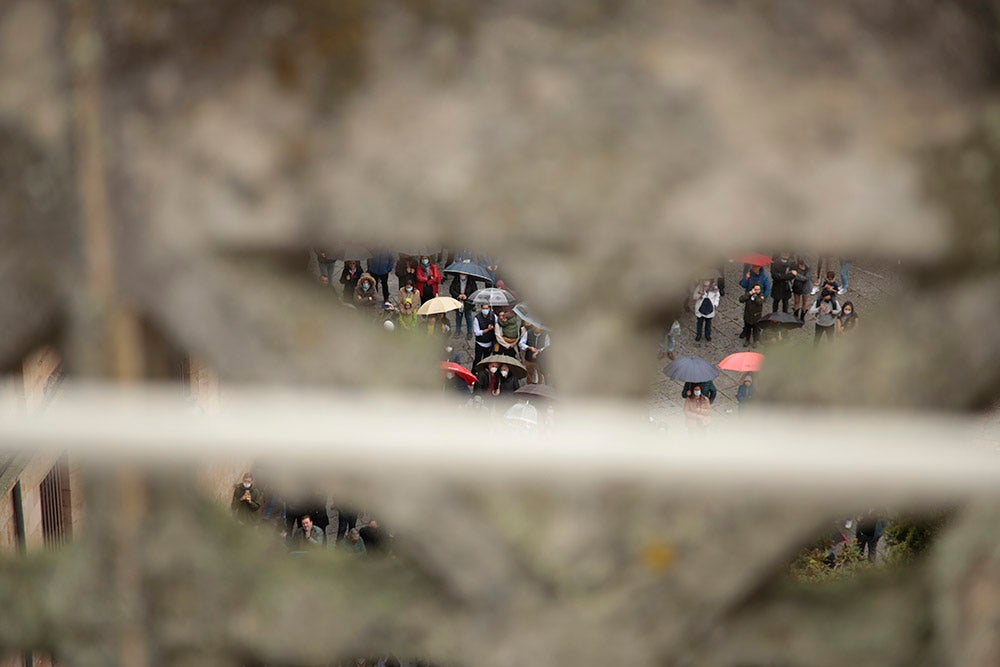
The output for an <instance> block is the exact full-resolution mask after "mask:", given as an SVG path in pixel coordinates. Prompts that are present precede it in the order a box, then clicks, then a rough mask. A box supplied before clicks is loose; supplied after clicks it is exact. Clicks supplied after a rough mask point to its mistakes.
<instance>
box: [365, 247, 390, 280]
mask: <svg viewBox="0 0 1000 667" xmlns="http://www.w3.org/2000/svg"><path fill="white" fill-rule="evenodd" d="M395 265H396V258H395V256H394V255H393V254H392V253H391V252H388V251H382V252H378V253H376V254H375V256H374V257H372V258H371V259H369V260H368V273H370V274H372V275H373V276H387V275H389V274H390V273H392V267H394V266H395Z"/></svg>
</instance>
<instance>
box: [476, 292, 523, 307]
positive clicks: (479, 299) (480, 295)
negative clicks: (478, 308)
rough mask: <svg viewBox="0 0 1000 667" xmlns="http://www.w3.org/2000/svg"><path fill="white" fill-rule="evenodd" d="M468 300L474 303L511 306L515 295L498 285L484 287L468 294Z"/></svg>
mask: <svg viewBox="0 0 1000 667" xmlns="http://www.w3.org/2000/svg"><path fill="white" fill-rule="evenodd" d="M469 300H470V301H472V303H474V304H476V305H487V306H513V305H514V304H515V303H517V297H515V296H514V295H513V294H511V293H510V292H508V291H507V290H505V289H500V288H499V287H485V288H483V289H481V290H476V291H475V292H473V293H472V294H470V295H469Z"/></svg>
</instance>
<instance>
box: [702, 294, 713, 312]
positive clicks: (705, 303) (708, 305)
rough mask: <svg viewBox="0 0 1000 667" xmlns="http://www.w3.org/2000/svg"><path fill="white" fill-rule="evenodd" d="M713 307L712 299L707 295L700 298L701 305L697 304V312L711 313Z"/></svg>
mask: <svg viewBox="0 0 1000 667" xmlns="http://www.w3.org/2000/svg"><path fill="white" fill-rule="evenodd" d="M713 310H715V308H714V307H713V306H712V301H711V299H709V298H708V297H707V296H706V297H705V298H704V299H702V300H701V305H700V306H698V312H699V313H700V314H702V315H711V314H712V311H713Z"/></svg>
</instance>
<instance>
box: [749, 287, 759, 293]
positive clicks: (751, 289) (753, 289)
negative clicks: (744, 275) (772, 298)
mask: <svg viewBox="0 0 1000 667" xmlns="http://www.w3.org/2000/svg"><path fill="white" fill-rule="evenodd" d="M750 293H751V294H760V285H754V286H753V287H751V288H750Z"/></svg>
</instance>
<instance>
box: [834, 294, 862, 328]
mask: <svg viewBox="0 0 1000 667" xmlns="http://www.w3.org/2000/svg"><path fill="white" fill-rule="evenodd" d="M859 322H861V318H860V317H858V313H857V311H856V310H855V309H854V303H853V302H851V301H845V302H844V305H843V306H841V309H840V315H838V316H837V335H840V336H842V335H844V334H847V333H850V332H852V331H854V330H855V329H857V328H858V323H859Z"/></svg>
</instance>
